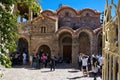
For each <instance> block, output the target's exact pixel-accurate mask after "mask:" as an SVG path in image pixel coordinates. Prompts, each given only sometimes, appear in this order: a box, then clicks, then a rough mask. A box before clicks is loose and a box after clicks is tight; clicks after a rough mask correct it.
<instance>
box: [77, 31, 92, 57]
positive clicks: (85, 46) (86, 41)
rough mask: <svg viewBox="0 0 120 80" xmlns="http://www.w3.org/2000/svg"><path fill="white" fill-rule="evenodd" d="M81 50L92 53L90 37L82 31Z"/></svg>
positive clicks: (80, 36)
mask: <svg viewBox="0 0 120 80" xmlns="http://www.w3.org/2000/svg"><path fill="white" fill-rule="evenodd" d="M79 52H80V53H83V54H86V55H90V54H91V48H90V38H89V35H88V34H87V33H86V32H81V33H80V34H79Z"/></svg>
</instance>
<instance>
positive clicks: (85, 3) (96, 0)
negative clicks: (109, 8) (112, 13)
mask: <svg viewBox="0 0 120 80" xmlns="http://www.w3.org/2000/svg"><path fill="white" fill-rule="evenodd" d="M105 1H106V0H41V1H40V5H41V7H42V9H43V10H47V9H51V10H57V9H58V7H59V4H63V5H68V6H70V7H72V8H74V9H76V10H81V9H83V8H91V9H93V10H97V11H99V12H103V11H104V6H105Z"/></svg>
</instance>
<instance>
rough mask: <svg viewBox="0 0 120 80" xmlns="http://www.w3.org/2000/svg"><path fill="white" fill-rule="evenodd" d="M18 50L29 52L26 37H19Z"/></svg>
mask: <svg viewBox="0 0 120 80" xmlns="http://www.w3.org/2000/svg"><path fill="white" fill-rule="evenodd" d="M17 51H19V52H20V53H23V52H26V53H28V41H27V40H26V39H25V38H19V39H18V42H17Z"/></svg>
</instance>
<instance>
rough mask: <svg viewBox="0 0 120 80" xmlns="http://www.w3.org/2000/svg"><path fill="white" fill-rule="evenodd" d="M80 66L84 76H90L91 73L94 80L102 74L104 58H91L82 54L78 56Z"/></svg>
mask: <svg viewBox="0 0 120 80" xmlns="http://www.w3.org/2000/svg"><path fill="white" fill-rule="evenodd" d="M78 65H79V69H80V70H82V71H83V75H84V76H87V75H88V76H89V74H90V73H92V74H93V76H94V80H96V77H97V75H98V74H100V75H101V74H102V56H101V55H97V54H93V55H91V56H88V55H85V54H83V53H80V54H79V55H78Z"/></svg>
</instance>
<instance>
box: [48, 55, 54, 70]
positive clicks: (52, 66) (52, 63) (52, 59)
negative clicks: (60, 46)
mask: <svg viewBox="0 0 120 80" xmlns="http://www.w3.org/2000/svg"><path fill="white" fill-rule="evenodd" d="M49 65H50V71H52V70H53V71H54V70H55V59H54V56H52V58H51V59H50V63H49Z"/></svg>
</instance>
